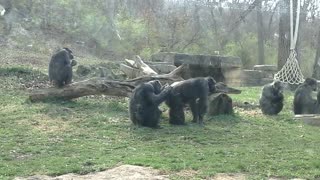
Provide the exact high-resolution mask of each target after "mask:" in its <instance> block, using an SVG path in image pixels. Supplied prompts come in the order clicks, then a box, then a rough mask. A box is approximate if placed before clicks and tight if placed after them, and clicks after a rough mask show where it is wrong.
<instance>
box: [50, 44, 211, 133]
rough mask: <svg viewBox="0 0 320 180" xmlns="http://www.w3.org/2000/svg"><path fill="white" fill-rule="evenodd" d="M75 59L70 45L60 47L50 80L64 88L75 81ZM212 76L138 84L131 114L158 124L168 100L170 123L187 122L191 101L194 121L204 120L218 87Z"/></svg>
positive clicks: (144, 123) (135, 120)
mask: <svg viewBox="0 0 320 180" xmlns="http://www.w3.org/2000/svg"><path fill="white" fill-rule="evenodd" d="M76 64H77V62H76V61H75V60H74V57H73V54H72V51H71V50H70V49H69V48H62V49H59V50H57V51H56V52H55V53H54V54H53V56H52V57H51V60H50V63H49V80H50V82H52V83H53V84H54V85H55V86H57V87H59V88H61V87H63V86H65V85H68V84H70V83H71V81H72V66H75V65H76ZM215 84H216V81H215V80H214V79H213V78H212V77H199V78H193V79H188V80H185V81H181V82H176V83H173V84H172V85H171V86H168V85H165V86H162V85H161V83H160V81H150V82H147V83H143V84H141V85H139V86H138V87H136V88H135V89H134V91H133V93H132V96H131V97H130V102H129V114H130V119H131V121H132V122H133V124H135V125H141V126H147V127H152V128H157V127H159V120H160V115H161V111H160V109H159V108H158V106H159V105H160V104H161V103H162V102H164V101H166V104H167V105H168V106H169V107H170V113H169V114H170V123H171V124H176V125H182V124H184V123H185V118H184V111H183V109H184V107H185V105H186V104H189V105H190V108H191V111H192V115H193V122H199V123H200V124H202V123H203V116H204V114H205V113H206V110H207V106H208V96H209V94H212V93H214V92H215V91H216V88H215Z"/></svg>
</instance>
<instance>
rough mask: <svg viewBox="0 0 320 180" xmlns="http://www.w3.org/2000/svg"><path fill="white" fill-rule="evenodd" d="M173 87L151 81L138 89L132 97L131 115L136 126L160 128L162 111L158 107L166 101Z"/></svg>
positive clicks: (130, 103)
mask: <svg viewBox="0 0 320 180" xmlns="http://www.w3.org/2000/svg"><path fill="white" fill-rule="evenodd" d="M171 89H172V87H170V86H164V87H162V86H161V83H160V81H150V82H147V83H143V84H141V85H139V86H138V87H136V88H135V89H134V91H133V93H132V95H131V97H130V102H129V114H130V119H131V121H132V122H133V124H135V125H141V126H146V127H151V128H158V127H159V120H160V115H161V111H160V109H159V108H158V106H159V105H160V104H161V103H162V102H163V101H165V100H166V98H167V96H168V95H169V93H170V91H171Z"/></svg>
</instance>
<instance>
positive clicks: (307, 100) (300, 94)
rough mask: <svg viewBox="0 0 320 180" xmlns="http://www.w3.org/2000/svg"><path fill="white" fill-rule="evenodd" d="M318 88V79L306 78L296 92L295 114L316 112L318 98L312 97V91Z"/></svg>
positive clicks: (294, 101) (294, 100)
mask: <svg viewBox="0 0 320 180" xmlns="http://www.w3.org/2000/svg"><path fill="white" fill-rule="evenodd" d="M316 90H317V80H316V79H313V78H306V80H305V81H304V82H303V83H302V84H301V85H300V86H299V87H298V88H297V90H296V92H295V93H294V99H293V111H294V114H314V113H315V107H316V104H317V100H315V99H314V98H313V97H312V91H316Z"/></svg>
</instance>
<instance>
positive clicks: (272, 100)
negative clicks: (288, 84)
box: [259, 80, 284, 115]
mask: <svg viewBox="0 0 320 180" xmlns="http://www.w3.org/2000/svg"><path fill="white" fill-rule="evenodd" d="M283 98H284V97H283V84H282V83H281V82H280V81H277V80H276V81H274V82H272V83H269V84H266V85H264V86H263V88H262V93H261V97H260V100H259V103H260V108H261V111H262V113H263V114H267V115H276V114H278V113H279V112H280V111H281V110H282V108H283Z"/></svg>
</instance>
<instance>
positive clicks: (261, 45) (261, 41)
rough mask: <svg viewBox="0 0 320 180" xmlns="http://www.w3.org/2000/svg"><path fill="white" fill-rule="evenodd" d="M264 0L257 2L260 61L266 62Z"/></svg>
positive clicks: (260, 62)
mask: <svg viewBox="0 0 320 180" xmlns="http://www.w3.org/2000/svg"><path fill="white" fill-rule="evenodd" d="M261 6H262V1H260V2H259V3H258V4H257V30H258V51H259V52H258V63H259V64H264V30H263V29H264V26H263V18H262V12H261Z"/></svg>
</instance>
